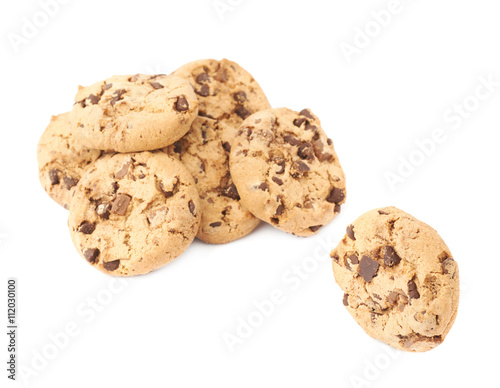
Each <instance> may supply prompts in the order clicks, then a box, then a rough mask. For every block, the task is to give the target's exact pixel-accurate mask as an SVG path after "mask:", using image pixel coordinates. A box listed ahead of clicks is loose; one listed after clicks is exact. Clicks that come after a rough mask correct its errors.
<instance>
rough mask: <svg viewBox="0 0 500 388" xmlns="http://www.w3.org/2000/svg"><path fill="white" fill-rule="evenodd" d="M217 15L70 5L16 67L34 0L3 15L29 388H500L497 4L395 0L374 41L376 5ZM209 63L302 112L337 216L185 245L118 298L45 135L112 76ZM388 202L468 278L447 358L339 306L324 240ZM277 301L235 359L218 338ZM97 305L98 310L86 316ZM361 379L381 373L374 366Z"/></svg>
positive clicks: (17, 270) (2, 225)
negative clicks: (310, 228) (70, 223)
mask: <svg viewBox="0 0 500 388" xmlns="http://www.w3.org/2000/svg"><path fill="white" fill-rule="evenodd" d="M220 3H225V4H233V5H232V6H230V8H231V9H230V10H227V11H226V12H225V13H224V14H222V17H221V16H220V15H219V14H218V12H217V10H216V9H215V8H214V5H213V1H212V0H205V1H202V0H199V1H180V0H178V1H152V0H142V1H102V0H86V1H82V0H73V1H69V2H67V4H65V5H61V6H60V7H59V10H57V12H55V13H54V15H53V16H51V17H49V20H47V23H46V26H43V27H41V28H39V31H38V32H37V34H36V36H34V37H32V38H30V39H28V40H27V42H24V43H22V44H21V45H20V46H19V47H18V48H19V50H18V52H16V51H15V49H14V47H13V45H12V44H11V43H10V41H9V35H8V34H10V33H13V34H21V29H22V27H23V25H24V23H25V19H24V18H27V19H28V20H32V19H33V17H34V16H35V15H37V12H39V11H41V9H42V8H41V6H40V4H39V3H38V2H37V1H34V0H24V1H2V5H1V6H0V21H1V29H2V41H1V47H0V50H1V62H0V67H1V71H0V74H1V92H0V98H1V104H0V107H1V108H0V109H1V120H2V124H1V131H0V158H1V163H0V177H1V178H0V239H1V240H0V243H1V245H0V257H1V264H0V270H1V283H2V286H1V287H0V289H1V290H5V289H6V279H7V277H10V276H13V277H16V278H18V282H19V300H18V303H19V317H18V319H19V322H20V330H19V348H18V356H19V359H20V360H19V361H20V363H21V364H22V365H24V366H25V367H28V368H32V369H33V368H34V366H33V363H35V364H36V365H37V367H38V371H36V375H33V376H30V377H26V380H27V383H28V384H30V385H31V386H36V387H89V386H111V384H113V385H112V386H120V387H137V386H152V387H159V386H172V387H204V386H210V387H211V386H213V387H239V388H242V387H257V386H259V387H304V386H313V387H356V386H372V387H399V386H402V385H403V386H405V387H407V388H411V387H421V386H422V385H426V386H434V387H438V386H469V385H471V384H474V385H476V386H499V383H498V378H497V369H498V365H497V362H498V352H497V350H498V347H499V346H500V340H499V334H498V318H499V314H498V309H497V304H498V299H497V298H498V295H499V288H498V278H499V273H500V264H499V262H500V261H499V249H498V234H499V232H500V230H499V229H500V228H499V224H498V217H499V216H500V211H499V210H500V209H499V200H498V187H499V184H498V181H499V176H498V167H499V162H498V144H499V141H500V136H499V125H500V109H499V102H500V86H499V85H497V86H496V87H494V90H493V92H492V93H491V95H489V96H487V97H483V101H480V102H479V104H478V106H475V105H474V103H475V102H477V101H478V100H477V99H476V97H474V95H475V91H476V88H477V87H478V85H479V84H480V81H479V77H483V78H484V79H487V78H488V77H490V78H493V80H496V82H497V83H498V82H499V81H500V50H499V48H500V45H499V41H500V23H499V19H498V16H499V12H500V7H499V3H498V1H495V0H490V1H487V0H476V1H464V0H441V1H432V0H418V1H417V0H414V1H410V0H401V2H400V5H399V6H398V7H397V9H398V10H399V11H400V12H399V13H397V14H392V17H391V20H390V21H389V23H386V24H387V25H386V26H385V27H382V28H380V29H379V30H380V31H377V26H376V25H374V24H373V20H375V17H374V16H373V14H372V13H371V12H372V11H377V12H378V11H381V10H387V9H388V4H389V1H370V2H368V1H364V2H359V1H356V2H353V1H312V0H308V1H292V0H286V1H269V0H267V1H266V0H252V1H251V0H242V1H238V0H222V1H221V2H220ZM38 17H39V18H40V21H41V22H42V23H43V22H44V20H43V15H42V16H40V15H39V14H38ZM40 21H39V23H40ZM365 28H371V30H370V33H371V34H372V36H373V37H372V38H369V41H368V43H366V42H365V46H366V47H363V48H361V49H360V50H359V51H358V52H357V53H356V54H353V55H352V56H351V57H350V58H349V59H350V61H348V59H347V57H346V56H345V55H344V54H343V52H342V49H341V45H342V44H343V43H342V42H344V43H345V44H354V40H355V37H356V35H357V32H356V31H358V29H359V30H364V29H365ZM10 37H11V38H12V35H10ZM358 43H359V42H358ZM208 57H213V58H218V59H220V58H222V57H227V58H229V59H232V60H235V61H237V62H238V63H240V64H241V65H242V66H243V67H245V68H246V69H247V70H249V71H250V72H251V73H252V74H253V75H254V77H255V78H256V79H257V80H258V82H259V83H260V84H261V86H262V87H263V89H264V90H265V91H266V93H267V95H268V97H269V100H270V102H271V104H272V105H273V106H274V107H281V106H287V107H289V108H292V109H296V110H300V109H302V108H305V107H310V108H312V109H313V111H314V112H315V113H316V114H317V115H318V116H319V117H320V118H321V120H322V122H323V127H324V129H325V130H326V131H327V133H328V135H329V136H330V137H332V138H333V140H334V143H335V146H336V149H337V152H338V154H339V157H340V160H341V162H342V165H343V167H344V170H345V173H346V176H347V182H348V196H347V203H346V205H344V207H343V208H342V213H341V215H340V216H339V217H338V218H337V219H335V220H334V221H333V222H332V224H330V225H329V226H328V227H325V228H323V229H322V230H321V232H320V233H319V235H317V236H315V237H312V238H308V239H304V238H296V237H294V236H291V235H287V234H285V233H282V232H280V231H278V230H275V229H273V228H272V227H270V226H267V225H262V226H260V227H259V228H258V229H257V230H256V231H255V232H254V233H252V234H251V235H250V236H249V237H247V238H245V239H243V240H241V241H238V242H234V243H231V244H228V245H225V246H208V245H206V244H203V243H201V242H199V241H196V242H195V243H193V245H192V246H191V247H190V248H189V250H188V251H187V252H186V253H185V254H184V255H183V256H182V257H180V258H179V259H178V260H176V261H175V262H173V263H172V264H170V265H167V266H166V267H164V268H162V269H160V270H158V271H156V272H154V273H152V274H150V275H147V276H143V277H138V278H133V279H127V285H126V286H125V287H124V288H123V289H122V290H121V291H116V292H115V293H114V294H111V293H110V291H109V290H107V289H108V287H110V280H113V279H114V278H111V277H108V276H106V275H104V274H102V273H99V272H98V271H96V270H94V269H93V268H92V267H91V266H89V265H87V264H86V263H85V262H84V260H83V259H81V258H80V257H79V256H78V254H77V252H76V251H75V249H74V247H73V246H72V243H71V240H70V237H69V233H68V230H67V226H66V220H67V212H66V211H65V210H64V209H62V208H61V207H59V206H58V205H57V204H55V202H53V201H52V200H51V199H50V198H49V197H48V196H47V195H46V194H45V193H44V191H43V190H42V188H41V187H40V185H39V183H38V177H37V164H36V144H37V142H38V139H39V136H40V135H41V133H42V132H43V130H44V128H45V127H46V125H47V124H48V122H49V120H50V116H51V115H53V114H59V113H62V112H65V111H68V110H70V109H71V106H72V101H73V96H74V94H75V93H76V89H77V86H78V85H79V84H82V85H88V84H91V83H93V82H95V81H99V80H101V79H104V78H107V77H109V76H111V75H114V74H135V73H139V72H142V73H154V72H160V73H169V72H171V71H173V70H175V69H176V68H177V67H179V66H181V65H182V64H184V63H186V62H189V61H192V60H196V59H201V58H208ZM482 92H483V94H481V96H483V95H484V90H482ZM464 99H465V100H466V101H467V103H468V104H469V105H468V106H469V108H471V109H470V110H471V112H465V113H467V114H468V115H469V116H470V117H468V118H467V119H463V120H462V122H461V123H460V125H459V123H458V119H456V117H457V116H450V111H449V109H454V105H455V104H462V103H463V102H464ZM443 115H448V116H446V117H448V118H449V119H448V121H446V119H445V118H444V116H443ZM453 117H455V120H454V121H452V120H450V118H453ZM435 128H441V129H442V130H443V132H444V134H445V137H446V140H445V141H444V142H442V143H441V144H438V145H437V146H436V148H435V150H434V152H433V153H432V154H431V155H430V156H426V157H425V158H423V159H422V160H418V155H417V154H415V153H414V151H415V150H418V148H417V146H416V143H415V141H417V140H423V139H424V138H429V137H430V136H431V134H432V132H433V131H434V129H435ZM412 153H413V154H412ZM411 155H413V156H414V157H416V158H417V161H419V162H422V163H421V165H419V166H417V167H416V168H415V171H414V172H413V173H411V174H410V173H408V174H405V175H406V178H405V179H404V182H400V183H399V184H397V185H396V187H395V190H391V187H390V186H389V184H388V183H387V181H386V178H385V175H384V174H386V172H388V171H389V172H393V173H397V169H398V166H399V165H400V159H399V158H404V159H406V160H408V158H409V157H410V156H411ZM415 155H417V156H415ZM387 205H395V206H397V207H399V208H401V209H403V210H405V211H407V212H409V213H410V214H412V215H414V216H415V217H417V218H419V219H421V220H422V221H424V222H427V223H429V224H430V225H431V226H433V227H434V228H435V229H437V230H438V232H439V233H440V234H441V236H442V237H443V239H444V240H445V241H446V242H447V244H448V245H449V247H450V249H451V251H452V253H453V255H454V257H455V260H456V261H457V262H458V264H459V266H460V277H461V286H462V294H461V301H460V307H459V314H458V317H457V320H456V323H455V325H454V327H453V329H452V330H451V332H450V334H449V336H448V337H447V339H446V341H445V342H444V343H443V344H442V345H440V346H439V347H438V348H436V349H435V350H432V351H430V352H427V353H424V354H410V353H403V352H393V351H391V350H390V348H389V347H387V346H383V345H382V344H381V343H379V342H377V341H375V340H373V339H371V338H370V337H368V336H367V335H365V334H364V332H363V331H362V329H361V328H360V327H359V326H358V325H357V324H356V323H355V322H354V321H353V319H352V318H351V317H350V315H349V314H348V313H347V311H345V309H344V307H343V306H342V291H341V290H340V288H338V287H337V286H336V284H335V282H334V279H333V275H332V271H331V267H330V266H331V264H330V259H329V258H328V251H327V250H325V249H322V248H321V245H320V242H322V241H323V242H325V241H326V244H327V245H328V250H330V249H333V248H334V247H335V245H336V244H337V242H338V241H340V239H341V238H342V236H343V234H344V232H345V226H346V225H347V224H349V223H350V222H352V221H353V220H354V219H355V218H357V217H358V216H359V215H361V214H362V213H364V212H365V211H368V210H370V209H372V208H375V207H380V206H387ZM318 247H319V248H318ZM314 252H318V253H317V254H316V256H314ZM308 258H310V259H308ZM294 266H299V267H301V266H308V267H307V268H308V269H310V272H311V273H310V274H307V279H303V280H301V282H300V285H299V284H298V282H295V281H294V282H293V283H290V282H291V281H292V280H291V279H295V280H296V279H297V277H296V275H291V274H290V272H289V271H292V270H293V268H294ZM304 277H305V276H304ZM286 279H289V280H288V282H287V280H286ZM119 285H120V283H112V284H111V286H115V288H116V287H118V286H119ZM273 290H279V291H281V292H282V293H283V294H284V296H283V297H282V298H281V301H283V300H284V303H282V304H280V305H277V306H275V308H274V313H273V314H271V315H270V316H269V317H266V318H265V319H264V320H263V322H261V324H260V326H259V327H257V328H256V329H255V330H254V331H253V333H251V335H250V336H249V338H248V339H246V340H244V341H243V343H241V344H237V345H236V346H235V347H234V348H233V352H232V353H231V352H230V350H229V348H228V346H227V345H226V343H225V342H224V339H223V335H224V333H231V334H235V333H236V330H237V328H238V319H239V317H241V318H242V319H245V320H247V317H248V316H249V314H251V313H252V312H254V311H255V310H256V308H255V306H254V302H255V301H262V300H263V299H269V298H270V295H271V293H272V292H273ZM2 294H4V292H3V291H2ZM109 295H112V300H111V301H110V300H109V299H107V298H106V297H109ZM96 296H99V297H100V301H101V302H102V303H100V304H99V305H97V309H98V310H101V309H102V311H97V310H96V308H94V309H93V308H92V307H90V305H88V304H87V303H89V299H87V298H95V297H96ZM5 299H6V296H4V295H2V296H1V297H0V300H1V301H2V302H1V304H0V306H1V308H2V311H1V315H2V318H1V319H0V321H1V322H2V325H3V322H5V318H4V317H5V315H4V314H5ZM97 303H99V302H97ZM103 303H104V304H105V306H103V305H102V304H103ZM89 311H93V312H94V313H93V314H94V315H91V313H89ZM71 322H73V323H74V325H76V326H77V327H78V330H77V332H78V334H77V335H76V336H75V337H73V338H71V339H70V340H69V341H66V342H68V343H62V345H61V346H62V347H63V349H56V351H57V354H56V356H55V357H53V359H51V360H48V361H47V362H46V364H45V363H41V361H40V360H37V357H36V356H35V354H38V353H43V352H44V351H45V352H48V354H49V355H50V356H52V355H53V352H52V353H51V350H52V351H53V350H54V345H51V344H52V343H53V340H51V339H50V337H49V335H50V334H52V335H56V333H60V332H61V331H63V330H64V329H65V327H66V326H67V325H68V323H71ZM1 332H4V329H3V328H2V330H1ZM5 340H6V338H5V336H4V338H2V341H1V343H2V347H1V351H0V353H1V354H0V360H2V362H1V364H2V365H4V361H3V360H4V359H6V357H7V352H6V346H4V344H6V341H5ZM385 354H391V355H390V356H389V355H385ZM384 355H385V356H384ZM37 363H38V364H37ZM369 364H373V365H375V364H378V365H379V366H378V367H376V366H375V368H376V370H374V369H373V367H372V368H368V369H369V370H368V369H367V367H366V365H369ZM4 369H5V368H4V367H2V372H1V380H2V382H1V383H0V385H2V387H3V386H4V383H5V381H6V378H5V376H6V372H5V370H4ZM22 376H26V375H25V374H24V373H22V372H21V370H19V371H18V377H19V378H21V377H22ZM361 379H364V380H361ZM356 381H357V382H358V383H356ZM8 383H10V384H11V385H16V384H20V382H18V383H11V382H10V381H8ZM5 386H7V385H5Z"/></svg>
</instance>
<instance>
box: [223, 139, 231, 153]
mask: <svg viewBox="0 0 500 388" xmlns="http://www.w3.org/2000/svg"><path fill="white" fill-rule="evenodd" d="M222 147H223V148H224V149H225V150H226V151H227V152H231V144H229V143H228V142H227V141H225V142H224V143H222Z"/></svg>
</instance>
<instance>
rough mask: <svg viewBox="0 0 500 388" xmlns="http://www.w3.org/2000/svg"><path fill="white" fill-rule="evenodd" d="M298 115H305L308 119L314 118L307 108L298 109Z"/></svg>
mask: <svg viewBox="0 0 500 388" xmlns="http://www.w3.org/2000/svg"><path fill="white" fill-rule="evenodd" d="M300 115H301V116H306V117H307V118H308V119H312V120H314V116H313V115H312V114H311V112H310V111H309V109H302V110H301V111H300Z"/></svg>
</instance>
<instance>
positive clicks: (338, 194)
mask: <svg viewBox="0 0 500 388" xmlns="http://www.w3.org/2000/svg"><path fill="white" fill-rule="evenodd" d="M344 198H345V193H344V190H342V189H339V188H337V187H334V188H333V189H332V191H330V195H329V196H328V198H326V201H327V202H330V203H340V202H342V201H343V200H344Z"/></svg>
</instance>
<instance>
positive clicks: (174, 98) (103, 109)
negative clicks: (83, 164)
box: [71, 74, 198, 152]
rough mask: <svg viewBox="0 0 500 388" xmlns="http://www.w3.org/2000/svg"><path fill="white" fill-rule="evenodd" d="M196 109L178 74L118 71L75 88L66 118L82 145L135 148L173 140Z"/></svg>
mask: <svg viewBox="0 0 500 388" xmlns="http://www.w3.org/2000/svg"><path fill="white" fill-rule="evenodd" d="M197 113H198V100H197V98H196V95H195V94H194V92H193V89H192V87H191V86H190V85H189V83H188V82H187V81H185V80H183V79H181V78H178V77H172V76H165V75H154V76H147V75H141V74H137V75H134V76H122V75H120V76H114V77H111V78H109V79H107V80H105V81H102V82H97V83H95V84H94V85H92V86H89V87H80V88H79V90H78V93H77V94H76V97H75V105H74V107H73V111H72V112H71V122H72V125H73V129H74V131H75V134H77V135H78V137H79V141H80V142H81V143H82V145H84V146H87V147H90V148H96V149H101V150H113V151H117V152H135V151H147V150H154V149H158V148H162V147H166V146H168V145H170V144H173V143H174V142H176V141H177V140H179V139H180V138H181V137H182V136H183V135H184V134H185V133H186V132H187V131H188V130H189V128H190V126H191V123H192V122H193V120H194V118H195V117H196V115H197Z"/></svg>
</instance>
